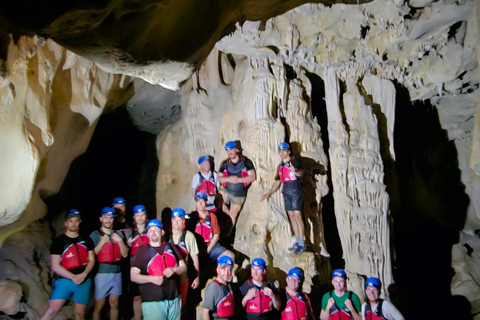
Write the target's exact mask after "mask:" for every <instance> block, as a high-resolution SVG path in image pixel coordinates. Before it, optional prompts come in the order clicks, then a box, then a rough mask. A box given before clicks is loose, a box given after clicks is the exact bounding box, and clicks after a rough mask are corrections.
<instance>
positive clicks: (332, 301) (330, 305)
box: [325, 297, 348, 311]
mask: <svg viewBox="0 0 480 320" xmlns="http://www.w3.org/2000/svg"><path fill="white" fill-rule="evenodd" d="M347 300H348V299H347ZM334 304H335V300H334V299H333V297H331V298H330V299H328V302H327V307H326V308H325V310H327V311H328V310H330V308H331V307H332V306H333V305H334Z"/></svg>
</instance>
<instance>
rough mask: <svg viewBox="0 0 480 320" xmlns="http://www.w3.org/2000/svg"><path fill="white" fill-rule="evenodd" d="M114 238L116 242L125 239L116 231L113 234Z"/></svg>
mask: <svg viewBox="0 0 480 320" xmlns="http://www.w3.org/2000/svg"><path fill="white" fill-rule="evenodd" d="M112 240H113V241H115V242H122V241H123V239H122V237H120V236H119V235H118V234H117V233H116V232H115V233H113V234H112Z"/></svg>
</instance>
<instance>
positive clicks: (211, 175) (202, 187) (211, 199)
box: [192, 156, 220, 211]
mask: <svg viewBox="0 0 480 320" xmlns="http://www.w3.org/2000/svg"><path fill="white" fill-rule="evenodd" d="M198 165H199V167H200V171H199V172H197V173H196V174H194V175H193V178H192V190H193V196H194V197H195V193H197V192H203V193H206V194H207V195H208V201H207V210H208V211H215V210H216V208H215V196H216V195H217V192H218V188H219V187H220V182H218V177H217V173H216V172H215V171H212V169H211V163H210V156H201V157H199V158H198Z"/></svg>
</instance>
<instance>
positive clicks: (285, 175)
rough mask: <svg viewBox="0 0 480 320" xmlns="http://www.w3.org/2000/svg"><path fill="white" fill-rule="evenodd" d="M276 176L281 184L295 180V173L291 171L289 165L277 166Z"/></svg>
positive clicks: (281, 164)
mask: <svg viewBox="0 0 480 320" xmlns="http://www.w3.org/2000/svg"><path fill="white" fill-rule="evenodd" d="M278 176H279V177H280V181H282V182H283V183H285V182H290V181H295V180H297V176H296V175H295V172H294V171H293V170H292V165H291V164H290V163H283V162H282V163H280V164H279V165H278Z"/></svg>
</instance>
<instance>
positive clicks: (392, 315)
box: [362, 300, 405, 320]
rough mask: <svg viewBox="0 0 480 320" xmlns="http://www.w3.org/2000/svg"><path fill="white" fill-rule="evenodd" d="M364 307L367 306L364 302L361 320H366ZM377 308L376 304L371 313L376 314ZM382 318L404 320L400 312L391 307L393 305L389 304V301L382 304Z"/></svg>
mask: <svg viewBox="0 0 480 320" xmlns="http://www.w3.org/2000/svg"><path fill="white" fill-rule="evenodd" d="M366 306H367V303H366V302H365V303H363V304H362V319H363V320H366V319H365V308H366ZM377 307H378V304H377V305H376V306H374V307H373V310H372V311H373V312H377ZM382 317H384V318H385V319H387V320H403V319H405V318H404V317H403V315H402V314H401V313H400V311H398V309H397V308H396V307H395V306H394V305H393V303H391V302H390V301H387V300H383V303H382Z"/></svg>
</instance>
